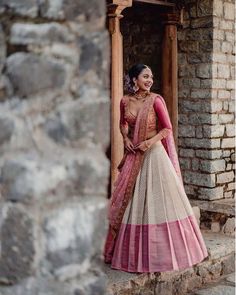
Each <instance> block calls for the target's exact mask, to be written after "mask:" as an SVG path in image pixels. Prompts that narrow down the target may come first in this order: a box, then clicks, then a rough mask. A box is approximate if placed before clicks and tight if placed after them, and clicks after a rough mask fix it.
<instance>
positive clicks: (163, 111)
mask: <svg viewBox="0 0 236 295" xmlns="http://www.w3.org/2000/svg"><path fill="white" fill-rule="evenodd" d="M153 106H154V110H155V112H156V115H157V119H158V122H159V124H160V126H161V129H164V128H167V129H170V130H172V124H171V121H170V116H169V113H168V110H167V107H166V104H165V101H164V99H161V98H160V97H156V98H155V101H154V105H153Z"/></svg>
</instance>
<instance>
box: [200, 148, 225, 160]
mask: <svg viewBox="0 0 236 295" xmlns="http://www.w3.org/2000/svg"><path fill="white" fill-rule="evenodd" d="M196 156H197V157H199V158H201V159H220V158H221V157H222V151H221V150H197V151H196Z"/></svg>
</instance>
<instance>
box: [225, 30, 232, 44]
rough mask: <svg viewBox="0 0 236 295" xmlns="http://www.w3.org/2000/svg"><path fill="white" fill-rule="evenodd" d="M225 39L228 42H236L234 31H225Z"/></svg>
mask: <svg viewBox="0 0 236 295" xmlns="http://www.w3.org/2000/svg"><path fill="white" fill-rule="evenodd" d="M225 39H226V41H228V42H231V43H232V44H233V43H234V33H232V32H225Z"/></svg>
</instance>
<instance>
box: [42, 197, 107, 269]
mask: <svg viewBox="0 0 236 295" xmlns="http://www.w3.org/2000/svg"><path fill="white" fill-rule="evenodd" d="M105 211H106V200H105V199H104V198H98V197H93V196H90V197H89V198H87V199H84V200H83V201H81V202H80V203H78V202H77V203H71V204H67V205H62V206H61V207H59V208H58V209H55V210H53V212H51V213H50V215H48V216H47V217H46V218H45V221H44V226H43V228H44V239H45V247H46V261H45V266H46V265H47V267H48V269H49V271H51V272H54V273H55V272H58V271H60V269H62V268H63V267H65V266H68V265H70V264H71V265H74V264H77V265H82V264H84V263H85V262H86V261H87V262H86V263H89V261H90V260H91V258H92V257H93V256H94V255H96V254H100V251H101V250H100V249H101V248H102V245H103V242H104V241H103V238H104V235H105V228H104V226H103V223H104V218H105V216H106V214H105ZM98 252H99V253H98ZM81 271H82V268H81Z"/></svg>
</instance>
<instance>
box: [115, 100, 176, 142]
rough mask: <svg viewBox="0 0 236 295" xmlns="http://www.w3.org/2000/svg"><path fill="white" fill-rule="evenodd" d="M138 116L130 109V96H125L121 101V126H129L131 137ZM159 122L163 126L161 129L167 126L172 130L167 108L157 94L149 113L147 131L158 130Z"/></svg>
mask: <svg viewBox="0 0 236 295" xmlns="http://www.w3.org/2000/svg"><path fill="white" fill-rule="evenodd" d="M136 117H137V116H135V115H134V114H132V113H131V112H130V110H129V98H128V97H123V98H122V99H121V102H120V127H121V129H122V128H129V134H128V136H129V137H130V138H132V137H133V132H134V126H135V122H136ZM158 124H160V126H162V128H161V130H162V129H165V128H167V129H170V130H172V125H171V122H170V120H169V116H168V115H167V114H166V109H165V107H164V105H163V103H162V102H161V101H160V99H159V97H158V96H157V97H156V98H155V100H154V103H153V108H152V109H151V111H150V112H149V114H148V126H147V132H152V131H154V130H156V131H157V130H158ZM161 130H160V131H161Z"/></svg>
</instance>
